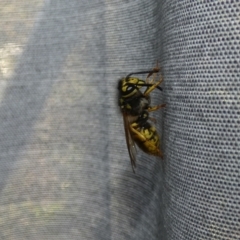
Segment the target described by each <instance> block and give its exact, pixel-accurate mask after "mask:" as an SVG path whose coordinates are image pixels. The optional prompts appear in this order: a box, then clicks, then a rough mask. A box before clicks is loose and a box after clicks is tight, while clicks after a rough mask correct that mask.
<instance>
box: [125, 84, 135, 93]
mask: <svg viewBox="0 0 240 240" xmlns="http://www.w3.org/2000/svg"><path fill="white" fill-rule="evenodd" d="M134 89H135V87H134V86H133V85H128V87H127V91H128V92H130V91H133V90H134Z"/></svg>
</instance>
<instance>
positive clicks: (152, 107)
mask: <svg viewBox="0 0 240 240" xmlns="http://www.w3.org/2000/svg"><path fill="white" fill-rule="evenodd" d="M165 106H166V103H164V104H160V105H157V106H150V107H148V109H147V110H148V112H154V111H156V110H158V109H160V108H164V107H165Z"/></svg>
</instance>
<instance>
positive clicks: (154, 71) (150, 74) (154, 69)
mask: <svg viewBox="0 0 240 240" xmlns="http://www.w3.org/2000/svg"><path fill="white" fill-rule="evenodd" d="M159 71H160V67H159V66H158V61H157V64H156V67H154V68H153V69H152V72H150V73H149V74H148V75H147V79H148V78H149V77H150V76H152V74H153V73H157V72H159Z"/></svg>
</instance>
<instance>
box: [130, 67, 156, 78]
mask: <svg viewBox="0 0 240 240" xmlns="http://www.w3.org/2000/svg"><path fill="white" fill-rule="evenodd" d="M156 72H159V69H157V68H154V69H152V70H150V71H143V72H133V73H129V74H128V75H127V76H126V79H128V78H129V77H130V76H131V75H133V74H134V75H135V74H146V73H149V74H153V73H156Z"/></svg>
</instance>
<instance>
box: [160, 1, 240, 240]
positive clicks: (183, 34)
mask: <svg viewBox="0 0 240 240" xmlns="http://www.w3.org/2000/svg"><path fill="white" fill-rule="evenodd" d="M172 4H173V1H170V2H169V1H166V2H165V3H164V4H163V10H162V13H163V19H164V21H163V26H162V29H163V32H162V41H163V43H162V45H163V52H164V53H163V59H164V70H165V76H166V78H167V79H166V81H165V92H166V102H167V103H168V107H167V111H166V115H165V119H164V129H165V131H166V133H165V134H164V141H165V142H164V143H165V145H164V147H165V148H164V151H165V157H166V158H165V159H166V162H167V163H166V176H165V178H166V182H167V189H170V191H167V189H166V191H164V203H165V204H166V207H165V208H164V209H165V222H166V223H167V228H168V229H169V230H168V233H169V234H168V235H169V239H179V240H180V239H184V240H187V239H239V237H240V235H239V234H240V225H239V216H240V215H239V210H240V209H239V207H240V201H239V192H240V191H239V168H240V147H239V140H240V134H239V133H240V118H239V117H240V115H239V113H240V94H239V93H240V82H239V81H240V71H239V66H240V65H239V64H240V63H239V56H240V27H239V26H240V25H239V23H240V20H239V11H240V3H239V1H212V2H209V3H206V2H204V3H203V2H202V1H175V2H174V7H173V5H172ZM171 53H172V54H171ZM170 229H171V230H170Z"/></svg>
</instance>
